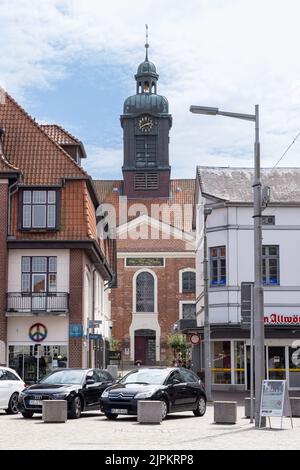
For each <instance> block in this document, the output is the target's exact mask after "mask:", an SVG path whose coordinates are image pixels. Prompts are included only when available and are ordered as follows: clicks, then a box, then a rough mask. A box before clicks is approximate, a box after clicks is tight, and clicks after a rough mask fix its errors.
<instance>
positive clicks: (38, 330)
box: [29, 323, 48, 343]
mask: <svg viewBox="0 0 300 470" xmlns="http://www.w3.org/2000/svg"><path fill="white" fill-rule="evenodd" d="M47 334H48V330H47V327H46V326H45V325H43V323H35V324H34V325H32V326H31V327H30V328H29V338H30V339H31V340H32V341H34V342H35V343H39V342H40V341H44V339H45V338H46V337H47Z"/></svg>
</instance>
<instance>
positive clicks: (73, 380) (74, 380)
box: [41, 370, 85, 385]
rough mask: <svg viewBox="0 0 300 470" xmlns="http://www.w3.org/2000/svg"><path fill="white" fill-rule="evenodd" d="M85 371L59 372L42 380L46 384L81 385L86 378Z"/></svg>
mask: <svg viewBox="0 0 300 470" xmlns="http://www.w3.org/2000/svg"><path fill="white" fill-rule="evenodd" d="M84 375H85V371H83V370H59V371H56V372H53V373H52V374H50V375H48V376H47V377H45V378H44V379H42V380H41V383H44V384H55V385H59V384H81V383H82V380H83V378H84Z"/></svg>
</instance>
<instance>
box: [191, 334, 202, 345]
mask: <svg viewBox="0 0 300 470" xmlns="http://www.w3.org/2000/svg"><path fill="white" fill-rule="evenodd" d="M190 342H191V343H192V344H199V343H200V336H199V335H198V334H197V333H192V334H191V335H190Z"/></svg>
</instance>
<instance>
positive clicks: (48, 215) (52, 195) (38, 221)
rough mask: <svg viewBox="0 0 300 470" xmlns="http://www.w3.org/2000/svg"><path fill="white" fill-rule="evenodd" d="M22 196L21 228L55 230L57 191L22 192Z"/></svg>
mask: <svg viewBox="0 0 300 470" xmlns="http://www.w3.org/2000/svg"><path fill="white" fill-rule="evenodd" d="M22 194H23V197H22V228H23V229H55V228H56V227H57V217H56V212H57V211H56V207H57V191H56V190H24V191H23V193H22Z"/></svg>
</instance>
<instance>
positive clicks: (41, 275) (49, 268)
mask: <svg viewBox="0 0 300 470" xmlns="http://www.w3.org/2000/svg"><path fill="white" fill-rule="evenodd" d="M21 284H22V285H21V289H22V292H35V293H43V292H56V289H57V257H56V256H22V277H21Z"/></svg>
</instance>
